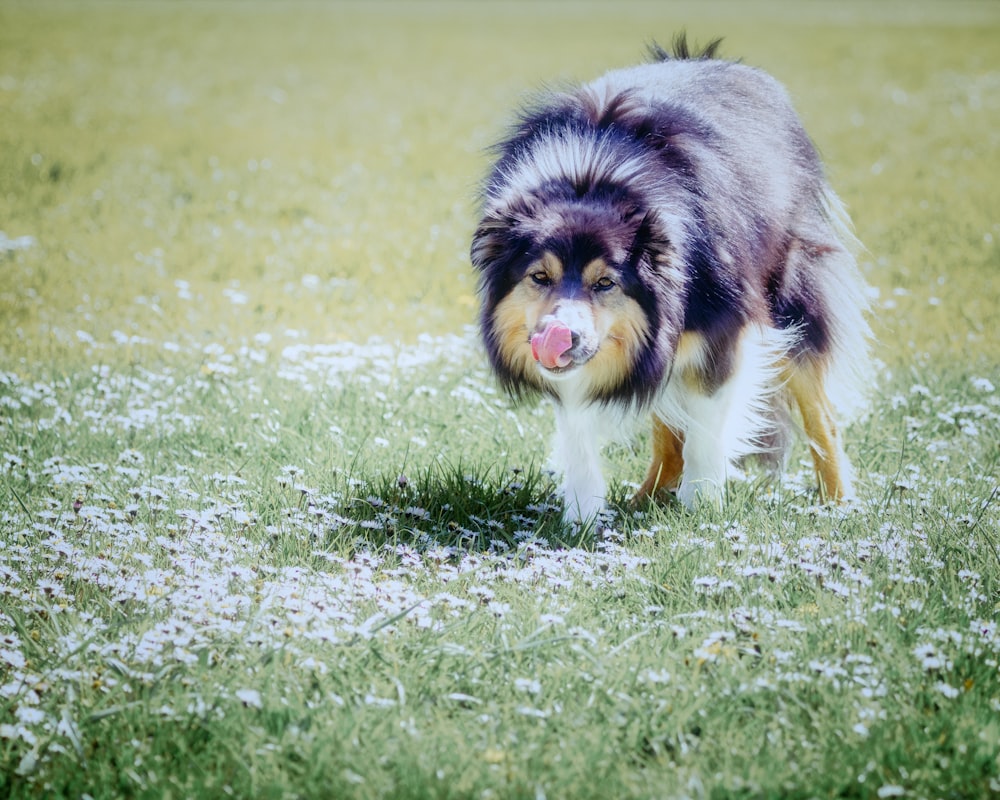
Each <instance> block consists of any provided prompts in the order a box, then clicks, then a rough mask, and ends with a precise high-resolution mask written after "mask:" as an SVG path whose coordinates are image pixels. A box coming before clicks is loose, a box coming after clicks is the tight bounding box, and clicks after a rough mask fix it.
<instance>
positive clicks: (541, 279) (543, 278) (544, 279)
mask: <svg viewBox="0 0 1000 800" xmlns="http://www.w3.org/2000/svg"><path fill="white" fill-rule="evenodd" d="M531 280H533V281H534V282H535V283H537V284H538V285H539V286H551V285H552V278H550V277H549V276H548V273H546V272H532V273H531Z"/></svg>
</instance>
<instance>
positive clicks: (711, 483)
mask: <svg viewBox="0 0 1000 800" xmlns="http://www.w3.org/2000/svg"><path fill="white" fill-rule="evenodd" d="M722 489H723V484H722V481H719V480H715V479H712V478H693V477H692V478H688V477H685V478H684V479H683V480H681V485H680V487H679V488H678V489H677V499H678V500H680V501H681V503H683V505H684V508H686V509H687V510H688V511H694V509H695V507H696V506H697V505H699V504H701V503H707V504H710V505H713V506H715V507H716V508H722Z"/></svg>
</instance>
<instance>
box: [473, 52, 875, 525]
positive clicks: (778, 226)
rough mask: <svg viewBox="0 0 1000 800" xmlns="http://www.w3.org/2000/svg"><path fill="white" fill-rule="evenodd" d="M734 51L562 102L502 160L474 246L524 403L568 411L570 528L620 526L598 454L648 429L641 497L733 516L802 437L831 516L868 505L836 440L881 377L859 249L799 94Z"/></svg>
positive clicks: (633, 73)
mask: <svg viewBox="0 0 1000 800" xmlns="http://www.w3.org/2000/svg"><path fill="white" fill-rule="evenodd" d="M720 41H721V40H716V41H713V42H712V43H711V44H710V45H708V46H707V47H705V48H704V49H701V50H700V51H694V50H692V49H690V48H689V47H688V44H687V41H686V38H685V37H684V36H683V35H681V36H679V37H677V38H676V39H675V40H674V43H673V48H672V51H673V52H672V53H671V52H668V51H666V50H665V49H663V48H661V47H660V46H658V45H653V46H652V48H651V49H650V55H651V58H650V59H649V61H647V62H646V63H643V64H640V65H638V66H633V67H630V68H625V69H621V70H616V71H612V72H609V73H607V74H606V75H604V76H603V77H601V78H598V79H597V80H595V81H593V82H592V83H588V84H585V85H582V86H579V87H576V88H572V89H569V90H565V91H552V92H547V93H545V94H543V95H542V96H541V97H540V98H538V99H537V100H536V102H534V103H532V104H530V105H528V106H527V107H526V108H524V109H523V110H522V111H521V113H520V115H519V116H518V117H517V119H516V121H515V123H514V124H513V126H512V128H511V130H510V131H509V133H508V135H507V136H506V137H505V138H504V139H503V140H502V141H500V142H499V143H498V144H497V145H496V146H495V149H494V151H493V154H494V159H495V160H494V163H493V166H492V169H491V171H490V172H489V174H488V176H487V177H486V180H485V182H484V185H483V188H482V196H481V202H482V215H481V219H480V221H479V223H478V225H477V227H476V230H475V232H474V234H473V238H472V244H471V261H472V265H473V267H474V269H475V270H476V271H477V272H478V273H479V285H478V291H479V298H480V329H481V335H482V340H483V343H484V345H485V350H486V353H487V355H488V358H489V360H490V363H491V365H492V368H493V370H494V372H495V374H496V376H497V377H498V379H499V382H500V384H501V385H502V386H503V387H504V388H505V389H506V390H507V391H508V392H509V393H510V394H511V395H512V396H514V397H515V398H523V397H525V396H529V395H539V394H541V395H548V396H549V397H551V398H552V400H553V401H554V405H555V415H556V433H555V444H554V449H553V460H554V463H555V465H556V467H557V469H558V470H559V471H560V472H561V474H562V483H561V494H562V496H563V499H564V502H565V517H566V519H567V520H568V521H573V522H585V521H588V520H593V519H594V518H596V517H597V516H598V514H599V513H600V512H601V511H602V510H603V509H604V507H605V503H606V491H607V484H606V482H605V479H604V476H603V470H602V465H601V447H602V446H603V444H605V443H606V442H607V441H609V440H611V439H615V438H618V437H619V436H620V435H621V432H622V431H625V430H628V429H630V427H631V423H634V422H635V421H636V420H638V419H641V418H642V417H644V416H650V417H651V419H652V449H653V460H652V465H651V466H650V468H649V471H648V473H647V475H646V478H645V481H644V482H643V484H642V486H641V488H640V489H639V490H638V492H637V494H636V496H635V500H636V501H637V502H639V501H645V500H646V499H648V498H654V499H655V498H656V497H658V496H659V495H661V493H664V492H666V493H673V494H675V495H676V497H677V499H679V500H680V502H681V503H682V504H683V505H684V506H685V507H687V508H688V509H694V508H695V507H696V506H697V505H698V504H700V503H702V502H709V503H713V504H715V505H717V506H720V505H721V503H722V500H723V497H724V490H725V485H726V481H727V478H728V477H731V476H732V475H734V474H736V472H737V471H738V466H737V465H738V464H740V463H742V460H743V458H744V457H745V456H748V455H751V454H755V453H757V454H762V455H764V456H766V457H768V458H769V460H770V461H771V462H772V463H775V464H780V463H782V461H783V458H784V453H785V452H787V449H788V445H789V442H790V441H791V436H790V431H791V430H792V429H793V428H795V429H799V430H801V431H804V434H805V436H806V437H807V440H808V442H809V446H810V448H811V452H812V457H813V460H814V464H815V472H816V478H817V483H818V491H819V494H820V497H821V499H822V500H823V501H824V502H826V501H833V502H837V501H845V500H849V499H851V498H852V497H853V496H854V486H853V477H852V468H851V464H850V462H849V460H848V458H847V456H846V455H845V453H844V447H843V442H842V438H841V433H840V428H839V427H838V426H839V425H840V424H841V421H842V418H846V415H847V414H848V413H849V412H850V411H851V410H852V407H855V406H857V404H858V398H859V397H860V396H861V394H862V393H861V392H860V391H859V390H861V389H862V387H863V386H864V385H865V384H866V382H867V378H868V376H869V372H870V367H869V349H870V336H871V330H870V327H869V325H868V322H867V312H868V303H867V298H868V290H867V287H866V284H865V281H864V279H863V278H862V276H861V274H860V272H859V270H858V267H857V264H856V260H855V252H856V251H857V248H858V247H859V245H858V242H857V239H856V238H855V237H854V234H853V232H852V227H851V222H850V219H849V218H848V216H847V213H846V211H845V210H844V207H843V205H842V204H841V202H840V201H839V199H838V198H837V196H836V195H835V194H834V192H833V190H832V189H831V188H830V186H829V185H828V183H827V181H826V179H825V177H824V172H823V167H822V164H821V162H820V159H819V156H818V155H817V152H816V149H815V147H814V146H813V144H812V142H811V140H810V139H809V137H808V136H807V134H806V132H805V131H804V129H803V127H802V124H801V122H800V120H799V118H798V116H797V115H796V113H795V111H794V109H793V108H792V105H791V102H790V100H789V97H788V95H787V93H786V91H785V89H784V88H783V87H782V86H781V84H779V83H778V81H777V80H775V79H774V78H772V77H771V76H770V75H768V74H767V73H765V72H763V71H760V70H758V69H755V68H752V67H749V66H746V65H744V64H742V63H739V62H733V61H728V60H723V59H720V58H718V57H717V56H716V51H717V49H718V46H719V43H720ZM793 407H795V408H797V409H798V414H799V415H800V418H801V423H800V424H799V423H792V417H791V416H790V413H791V410H792V408H793Z"/></svg>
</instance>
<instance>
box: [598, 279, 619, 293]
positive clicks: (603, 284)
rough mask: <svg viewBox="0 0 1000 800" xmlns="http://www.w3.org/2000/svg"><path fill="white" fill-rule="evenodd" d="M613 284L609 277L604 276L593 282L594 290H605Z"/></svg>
mask: <svg viewBox="0 0 1000 800" xmlns="http://www.w3.org/2000/svg"><path fill="white" fill-rule="evenodd" d="M614 285H615V282H614V281H613V280H611V278H609V277H607V276H604V277H603V278H601V279H600V280H599V281H598V282H597V283H595V284H594V291H595V292H606V291H607V290H608V289H611V288H612V287H613V286H614Z"/></svg>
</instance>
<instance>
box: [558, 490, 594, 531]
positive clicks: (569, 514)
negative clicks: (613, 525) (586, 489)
mask: <svg viewBox="0 0 1000 800" xmlns="http://www.w3.org/2000/svg"><path fill="white" fill-rule="evenodd" d="M564 497H565V503H566V504H565V507H564V510H563V520H564V521H566V522H567V523H576V524H580V525H582V524H585V523H587V522H592V521H594V520H596V519H597V516H598V515H599V514H600V513H601V512H602V511H603V510H604V497H596V496H586V495H584V496H581V495H578V494H572V495H571V494H570V493H569V492H566V493H565V495H564Z"/></svg>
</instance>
